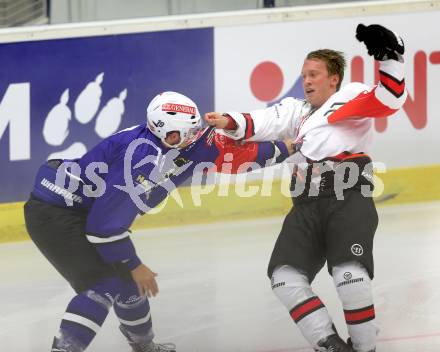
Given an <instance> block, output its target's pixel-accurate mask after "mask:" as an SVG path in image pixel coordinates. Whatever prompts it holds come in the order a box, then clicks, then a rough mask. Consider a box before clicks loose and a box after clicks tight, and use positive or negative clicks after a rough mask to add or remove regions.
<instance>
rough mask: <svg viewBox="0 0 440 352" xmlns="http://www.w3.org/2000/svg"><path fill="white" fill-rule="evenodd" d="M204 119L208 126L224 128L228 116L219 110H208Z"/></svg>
mask: <svg viewBox="0 0 440 352" xmlns="http://www.w3.org/2000/svg"><path fill="white" fill-rule="evenodd" d="M205 121H206V123H207V124H208V125H209V126H214V127H215V128H220V129H224V128H225V127H226V126H227V125H228V121H229V120H228V118H227V117H226V116H223V115H222V114H220V113H219V112H208V113H206V114H205Z"/></svg>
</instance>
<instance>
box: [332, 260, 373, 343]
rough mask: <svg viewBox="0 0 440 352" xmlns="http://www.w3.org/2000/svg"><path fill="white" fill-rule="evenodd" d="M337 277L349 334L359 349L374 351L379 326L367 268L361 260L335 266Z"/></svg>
mask: <svg viewBox="0 0 440 352" xmlns="http://www.w3.org/2000/svg"><path fill="white" fill-rule="evenodd" d="M333 281H334V283H335V286H336V290H337V292H338V295H339V298H340V300H341V302H342V306H343V308H344V315H345V321H346V323H347V328H348V334H349V335H350V338H351V341H352V343H353V348H354V350H355V351H356V352H368V351H373V350H374V348H375V347H376V336H377V333H378V329H377V327H376V323H375V312H374V304H373V293H372V288H371V280H370V277H369V276H368V272H367V270H366V269H365V268H364V267H363V265H362V264H360V263H357V262H350V263H343V264H340V265H338V266H335V267H334V268H333Z"/></svg>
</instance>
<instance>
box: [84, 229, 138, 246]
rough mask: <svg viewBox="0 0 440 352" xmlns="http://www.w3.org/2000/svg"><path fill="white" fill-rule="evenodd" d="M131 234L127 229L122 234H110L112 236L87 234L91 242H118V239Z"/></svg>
mask: <svg viewBox="0 0 440 352" xmlns="http://www.w3.org/2000/svg"><path fill="white" fill-rule="evenodd" d="M129 236H130V233H129V232H128V231H125V232H124V233H122V234H120V235H116V236H110V237H105V238H103V237H98V236H92V235H86V237H87V239H88V241H89V242H90V243H95V244H99V243H110V242H116V241H120V240H122V239H124V238H127V237H129Z"/></svg>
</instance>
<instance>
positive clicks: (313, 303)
mask: <svg viewBox="0 0 440 352" xmlns="http://www.w3.org/2000/svg"><path fill="white" fill-rule="evenodd" d="M321 308H324V304H323V303H322V301H321V300H320V299H319V298H318V297H312V298H310V299H308V300H306V301H304V302H302V303H300V304H299V305H297V306H296V307H294V308H293V309H292V310H291V311H290V316H291V317H292V319H293V320H295V323H297V322H299V321H300V320H301V319H302V318H304V317H306V316H307V315H309V314H310V313H313V312H314V311H316V310H318V309H321Z"/></svg>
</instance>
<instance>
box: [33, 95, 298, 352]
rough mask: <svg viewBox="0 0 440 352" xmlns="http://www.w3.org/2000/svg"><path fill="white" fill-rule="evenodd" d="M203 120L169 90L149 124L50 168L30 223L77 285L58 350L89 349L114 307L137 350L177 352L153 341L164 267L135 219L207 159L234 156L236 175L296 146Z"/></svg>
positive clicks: (40, 182) (151, 111) (215, 162)
mask: <svg viewBox="0 0 440 352" xmlns="http://www.w3.org/2000/svg"><path fill="white" fill-rule="evenodd" d="M201 124H202V120H201V117H200V114H199V111H198V109H197V106H196V104H195V103H194V102H193V101H192V100H191V99H189V98H187V97H186V96H184V95H181V94H179V93H175V92H165V93H162V94H160V95H158V96H156V97H155V98H154V99H153V100H152V101H151V103H150V104H149V106H148V108H147V123H146V124H142V125H139V126H135V127H133V128H129V129H126V130H123V131H120V132H118V133H116V134H114V135H112V136H110V137H109V138H106V139H104V140H103V141H102V142H100V143H99V144H98V145H96V146H95V147H94V148H93V149H91V150H90V151H89V152H88V153H86V154H85V155H84V156H83V157H81V158H80V159H77V160H49V161H47V162H45V163H44V164H43V165H42V166H41V167H40V169H39V171H38V173H37V176H36V179H35V185H34V188H33V190H32V193H31V197H30V199H29V201H28V202H27V203H26V204H25V208H24V213H25V220H26V227H27V230H28V232H29V235H30V237H31V238H32V240H33V241H34V243H35V244H36V245H37V247H38V248H39V250H40V251H41V252H42V253H43V255H44V256H45V257H46V258H47V259H48V260H49V261H50V263H51V264H52V265H53V266H54V267H55V268H56V269H57V271H58V272H59V273H60V274H61V275H62V276H63V277H64V278H65V279H66V280H67V281H68V282H69V283H70V285H71V286H72V287H73V289H74V290H75V292H76V296H75V297H73V299H72V300H71V301H70V303H69V304H68V307H67V309H66V312H65V314H64V316H63V318H62V321H61V326H60V330H59V334H58V335H57V336H56V337H55V338H54V341H53V345H52V350H51V351H52V352H55V351H56V352H82V351H84V350H85V349H86V348H87V346H88V345H89V344H90V342H91V341H92V339H93V338H94V336H95V335H96V333H97V332H98V331H99V329H100V327H101V326H102V324H103V323H104V320H105V319H106V317H107V314H108V312H109V310H110V308H111V307H113V308H114V311H115V313H116V315H117V317H118V319H119V321H120V330H121V332H122V334H123V335H124V336H125V337H126V338H127V340H128V342H129V344H130V345H131V347H132V350H133V351H134V352H150V351H155V352H160V351H175V346H174V344H156V343H154V342H153V338H154V334H153V330H152V320H151V315H150V306H149V302H148V298H147V296H148V297H152V296H155V295H156V294H157V293H158V291H159V289H158V285H157V282H156V279H155V277H156V275H157V274H156V273H154V272H153V271H152V270H151V269H150V268H148V267H147V266H146V265H145V264H143V263H142V261H141V259H140V258H139V257H138V256H137V254H136V250H135V247H134V246H133V243H132V241H131V240H130V236H129V235H130V230H129V227H130V225H131V224H132V222H133V221H134V219H135V217H136V216H137V215H138V214H140V213H144V212H145V211H148V209H152V208H154V207H156V206H157V205H158V204H159V203H161V202H162V201H163V200H164V199H165V198H166V197H167V196H168V194H169V192H170V191H172V190H173V189H174V188H175V187H178V186H179V185H180V184H182V182H183V181H185V180H187V179H189V178H190V177H191V176H192V175H193V173H195V172H200V171H201V170H202V169H206V165H208V166H209V165H210V166H211V167H210V169H214V170H215V169H216V170H217V171H222V164H223V163H224V161H225V156H226V155H229V158H228V163H227V164H228V172H234V173H235V172H239V171H240V165H241V164H242V163H243V162H254V163H256V164H258V165H259V166H261V167H264V166H267V165H269V164H271V163H275V162H281V161H282V160H284V159H285V158H286V157H288V156H289V153H291V152H292V150H291V147H290V143H288V142H263V143H247V144H239V143H237V142H235V141H233V140H232V139H229V138H227V137H226V136H225V135H223V134H221V133H218V132H216V130H214V129H213V128H212V127H206V128H202V127H201ZM251 132H252V131H250V130H249V131H248V133H251ZM231 156H232V161H230V159H231ZM200 165H202V167H200ZM243 171H245V170H244V169H243ZM139 201H141V202H140V203H139Z"/></svg>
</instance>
